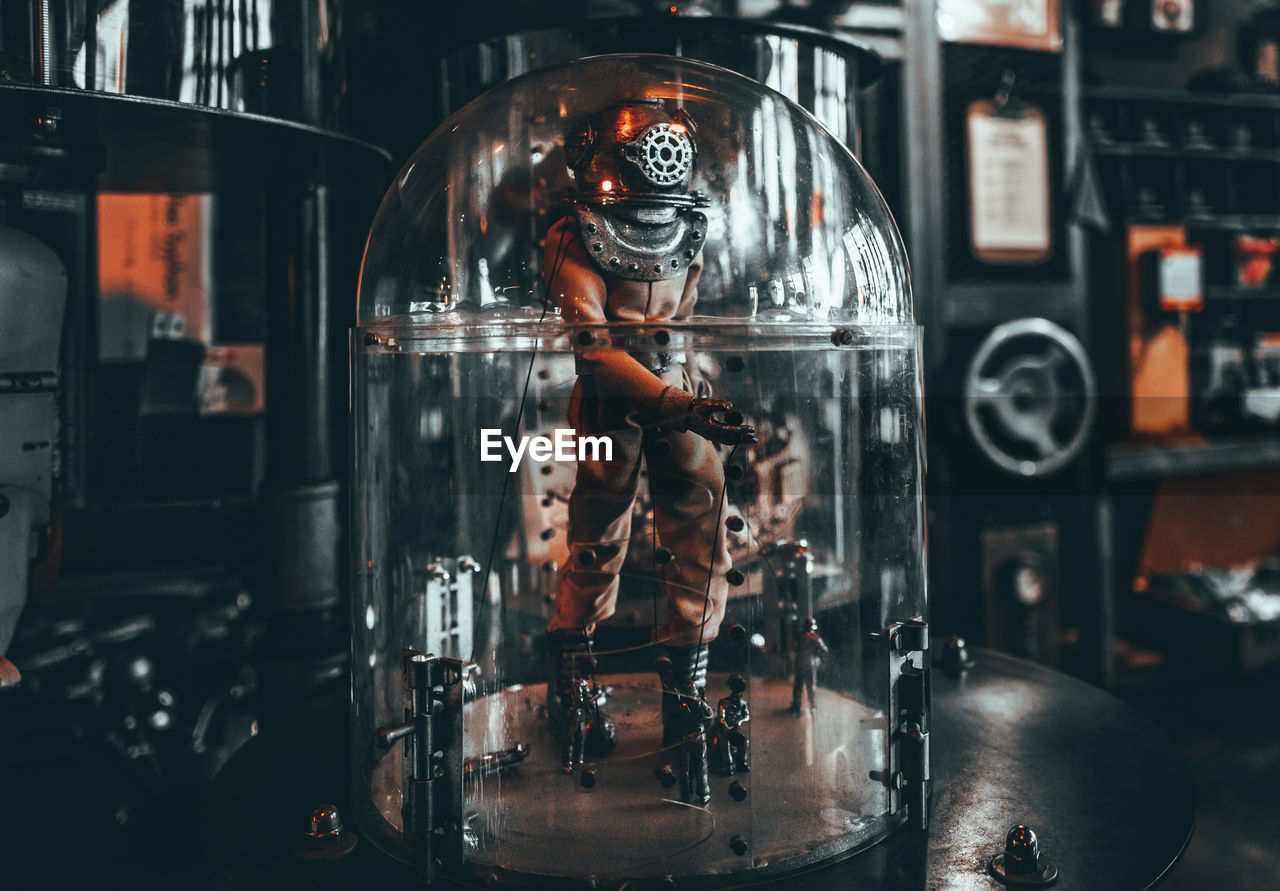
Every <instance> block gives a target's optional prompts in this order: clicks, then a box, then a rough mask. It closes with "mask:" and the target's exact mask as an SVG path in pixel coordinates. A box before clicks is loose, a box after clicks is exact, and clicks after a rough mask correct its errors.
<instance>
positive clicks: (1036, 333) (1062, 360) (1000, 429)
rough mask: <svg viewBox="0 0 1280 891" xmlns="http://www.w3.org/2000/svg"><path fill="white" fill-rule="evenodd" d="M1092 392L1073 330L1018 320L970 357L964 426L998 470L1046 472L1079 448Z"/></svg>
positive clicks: (1089, 417)
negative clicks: (971, 358)
mask: <svg viewBox="0 0 1280 891" xmlns="http://www.w3.org/2000/svg"><path fill="white" fill-rule="evenodd" d="M1096 397H1097V384H1096V382H1095V380H1094V376H1093V368H1092V366H1091V365H1090V363H1089V357H1088V355H1087V354H1086V353H1085V351H1084V347H1083V346H1081V344H1080V341H1079V340H1077V339H1076V337H1075V335H1073V334H1072V333H1071V332H1070V331H1067V330H1066V329H1065V328H1063V327H1061V326H1060V325H1056V324H1054V323H1053V322H1050V321H1048V320H1046V319H1018V320H1017V321H1014V322H1006V323H1005V324H1003V325H1000V326H998V327H997V328H995V329H994V330H993V331H992V332H991V333H990V334H989V335H988V336H987V339H986V340H985V341H983V343H982V346H981V347H979V348H978V351H977V353H975V354H974V357H973V360H972V361H971V362H970V363H969V369H968V372H967V373H966V375H965V382H964V419H965V425H966V427H967V428H968V430H969V433H970V435H971V436H973V439H974V441H975V442H976V443H977V445H978V448H979V450H980V451H981V452H982V454H983V455H985V456H986V457H987V458H988V459H989V460H990V461H991V462H992V463H993V464H995V465H996V466H997V467H999V468H1000V469H1002V470H1004V471H1006V472H1008V473H1012V474H1016V475H1018V476H1024V477H1041V476H1048V475H1049V474H1052V473H1056V472H1057V471H1059V470H1061V469H1062V468H1063V467H1064V466H1066V465H1067V464H1068V463H1069V462H1070V461H1071V460H1072V459H1074V458H1075V457H1076V456H1077V455H1079V454H1080V452H1081V451H1082V450H1083V449H1084V446H1085V443H1086V441H1087V440H1088V436H1089V432H1090V431H1091V430H1092V428H1093V420H1094V413H1095V409H1096V405H1095V400H1096Z"/></svg>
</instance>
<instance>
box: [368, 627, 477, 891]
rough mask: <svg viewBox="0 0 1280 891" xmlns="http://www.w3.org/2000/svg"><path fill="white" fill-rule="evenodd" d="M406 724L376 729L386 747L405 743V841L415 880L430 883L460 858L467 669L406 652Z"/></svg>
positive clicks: (455, 661) (458, 663)
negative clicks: (443, 869)
mask: <svg viewBox="0 0 1280 891" xmlns="http://www.w3.org/2000/svg"><path fill="white" fill-rule="evenodd" d="M403 667H404V721H403V722H402V723H400V724H393V725H392V726H390V727H383V728H382V729H380V730H379V731H378V732H377V734H376V737H375V741H376V743H377V744H378V745H379V746H380V747H382V748H384V749H386V748H390V747H391V746H393V745H394V744H395V743H396V742H398V741H400V740H404V775H405V784H404V803H403V806H402V816H403V820H404V837H405V841H406V842H407V843H408V845H409V850H410V854H411V858H412V863H413V873H414V880H415V881H416V882H417V883H418V884H420V885H430V884H431V883H432V882H434V881H435V878H436V873H437V871H438V870H439V869H440V867H442V866H444V865H446V864H455V863H459V862H461V860H462V855H463V844H464V842H463V838H464V831H463V830H464V823H463V819H462V778H463V774H464V761H463V757H462V700H463V695H462V694H463V683H462V681H463V677H464V669H465V666H464V664H463V662H462V661H461V660H460V659H446V658H443V657H439V656H432V655H428V654H426V653H421V652H419V651H417V650H412V649H406V650H405V654H404V662H403Z"/></svg>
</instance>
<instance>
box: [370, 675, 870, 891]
mask: <svg viewBox="0 0 1280 891" xmlns="http://www.w3.org/2000/svg"><path fill="white" fill-rule="evenodd" d="M600 682H601V683H602V684H604V685H607V686H609V687H611V688H612V693H611V694H610V698H609V704H608V706H607V708H608V710H609V712H610V714H611V715H613V718H614V720H615V722H616V723H617V729H618V748H617V749H616V750H615V751H614V752H613V753H612V754H610V755H609V756H607V757H605V758H601V759H599V760H597V761H595V762H591V763H588V764H587V765H586V766H585V768H584V769H586V770H591V771H594V779H595V783H594V785H593V786H591V788H590V789H587V788H584V786H583V784H582V783H581V782H580V779H581V774H579V775H578V776H568V775H566V774H564V773H563V771H562V770H561V758H560V747H559V744H558V743H557V741H556V740H555V739H554V738H553V737H552V736H551V734H550V733H549V732H548V731H547V726H546V720H545V718H544V717H543V715H542V711H543V709H542V707H541V706H542V703H543V702H544V701H545V697H546V688H545V685H542V684H538V685H533V686H528V687H523V688H518V689H515V690H507V691H503V692H500V693H496V694H493V695H491V696H484V697H481V698H480V699H478V700H476V701H475V702H472V703H470V704H468V706H467V709H468V713H467V716H466V721H467V732H466V736H467V738H468V740H481V741H484V740H486V739H487V743H486V744H487V745H489V747H491V748H507V747H510V746H513V745H515V743H517V742H520V743H524V744H525V745H526V746H528V748H529V754H528V757H527V758H526V759H525V760H524V761H523V762H522V763H521V764H520V765H519V766H518V767H517V768H515V769H513V770H511V771H509V772H507V773H504V774H502V775H501V776H498V777H490V778H488V779H485V780H482V781H480V782H477V783H475V784H474V785H473V786H472V787H471V788H469V789H468V790H467V804H468V809H469V810H472V811H474V812H476V813H477V815H478V819H477V820H476V821H475V822H474V823H473V824H472V829H473V831H475V833H476V834H477V836H478V841H479V849H478V850H477V851H475V852H473V853H472V854H471V855H470V858H469V860H470V865H472V866H473V867H475V868H477V869H478V870H479V871H480V873H481V874H482V875H483V874H484V873H485V869H486V868H487V867H492V868H496V869H498V870H500V871H501V872H502V873H506V874H515V875H518V876H520V877H540V876H542V877H549V876H561V877H572V878H582V879H586V878H596V879H599V880H601V881H606V880H610V881H614V880H621V879H644V878H656V879H661V878H662V877H664V876H668V875H670V876H675V877H677V878H680V879H682V880H691V879H693V878H694V877H698V876H704V877H713V876H727V875H731V874H739V875H741V877H742V878H746V874H747V873H748V872H749V871H767V872H770V873H772V872H779V871H783V870H789V869H794V868H797V867H803V866H810V865H812V864H813V863H815V862H817V861H820V860H823V859H827V858H829V857H832V856H838V855H840V854H842V853H845V852H847V851H848V850H850V849H851V848H856V847H863V846H866V845H868V844H872V843H874V842H875V841H877V840H878V839H879V838H880V837H881V836H883V835H884V834H886V833H887V832H888V829H889V828H890V825H886V821H885V820H884V819H883V816H884V815H883V812H884V809H885V806H886V794H885V789H884V787H883V786H882V785H881V784H879V783H877V782H875V781H874V780H872V779H870V777H869V774H870V772H871V771H872V770H874V769H876V768H878V767H880V766H881V765H882V763H883V758H884V754H883V749H884V719H883V716H877V715H876V714H874V713H873V712H872V711H871V710H869V709H868V708H867V707H866V706H864V705H862V704H861V703H859V702H856V701H854V700H853V699H851V698H849V697H847V696H844V695H841V694H839V693H836V692H834V691H832V690H826V689H821V688H820V689H818V690H817V691H816V692H817V706H816V708H814V709H812V710H810V709H808V708H807V707H806V708H805V709H804V710H803V712H802V713H801V714H800V715H799V716H795V715H792V714H791V712H790V711H789V706H790V703H791V684H790V682H789V681H785V680H781V679H772V678H758V677H757V678H752V679H751V681H750V685H751V686H750V689H749V690H748V692H747V696H748V702H749V704H750V706H751V721H750V722H749V724H748V727H749V733H750V740H751V761H752V771H751V772H749V773H739V774H737V775H736V776H735V777H729V776H725V775H721V774H718V773H716V772H715V770H714V769H713V770H712V773H711V803H710V804H709V805H708V806H707V807H706V808H703V807H695V806H692V805H689V804H685V803H684V802H682V801H680V800H679V790H678V787H675V788H670V789H668V788H664V787H663V786H662V784H661V783H660V782H659V780H658V778H657V776H656V775H655V771H656V770H658V769H659V768H661V767H662V766H663V765H664V764H671V765H672V766H673V768H676V763H677V758H676V756H677V754H678V753H677V752H676V751H675V750H674V748H673V749H668V750H665V751H664V750H663V749H662V719H661V688H660V687H659V684H658V680H657V677H656V676H651V675H646V674H620V675H606V676H602V677H601V678H600ZM727 694H728V676H727V675H724V674H712V675H710V676H709V678H708V687H707V698H708V700H710V701H711V702H712V704H713V705H714V703H715V702H716V701H717V700H718V699H719V697H720V696H722V695H727ZM850 728H856V729H855V730H854V731H853V732H852V733H851V732H850ZM486 731H488V732H486ZM495 733H496V734H505V736H498V737H497V738H496V739H495V736H494V734H495ZM495 743H496V745H495ZM467 754H468V755H469V756H470V755H474V754H480V752H479V751H476V752H468V753H467ZM676 769H678V768H676ZM735 779H737V780H738V781H739V782H740V783H742V784H743V785H745V786H746V787H747V789H748V794H747V797H746V799H745V800H744V801H741V802H739V801H735V800H734V799H733V798H732V796H731V795H730V792H729V786H730V784H731V783H732V782H733V781H734V780H735ZM387 817H388V818H391V819H398V815H396V814H391V813H389V814H387ZM735 836H740V837H741V838H742V839H744V840H746V841H747V842H748V844H749V846H750V847H749V849H748V850H747V851H746V852H745V853H744V854H741V855H739V854H737V853H735V852H734V850H733V847H732V846H731V843H730V842H731V839H733V838H734V837H735ZM570 840H572V841H571V842H570ZM566 843H571V844H572V846H573V851H572V854H571V855H570V856H566V854H567V852H566V850H565V845H566ZM511 877H515V876H511ZM682 884H683V881H682Z"/></svg>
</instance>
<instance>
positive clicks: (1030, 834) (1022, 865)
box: [1004, 823, 1040, 874]
mask: <svg viewBox="0 0 1280 891" xmlns="http://www.w3.org/2000/svg"><path fill="white" fill-rule="evenodd" d="M1004 863H1005V869H1006V870H1008V871H1009V872H1011V873H1015V874H1027V873H1033V872H1036V871H1038V870H1039V869H1040V839H1038V838H1037V837H1036V834H1035V831H1034V830H1033V829H1032V828H1031V827H1030V826H1027V825H1026V824H1024V823H1019V824H1018V825H1017V826H1014V827H1013V828H1012V829H1010V830H1009V834H1008V835H1006V836H1005V839H1004Z"/></svg>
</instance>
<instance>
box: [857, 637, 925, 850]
mask: <svg viewBox="0 0 1280 891" xmlns="http://www.w3.org/2000/svg"><path fill="white" fill-rule="evenodd" d="M876 636H877V637H878V638H879V639H880V641H881V643H882V644H883V645H884V648H885V656H886V659H887V662H888V702H887V708H886V712H885V714H886V716H887V722H886V724H887V726H886V732H887V734H888V739H887V747H886V751H887V764H886V765H885V769H884V770H882V771H881V770H877V771H872V772H871V776H872V778H873V779H875V780H878V781H879V782H881V783H883V784H884V786H885V788H886V789H887V790H888V794H889V812H890V813H895V814H896V813H898V812H899V811H901V810H902V809H903V808H904V807H905V808H906V810H907V819H908V820H909V821H910V822H911V824H912V825H913V826H915V827H916V828H918V829H925V828H927V827H928V825H929V798H930V794H931V792H932V782H933V781H932V775H931V772H930V759H929V729H930V717H929V704H930V698H931V696H930V687H929V658H928V655H929V623H928V622H925V621H924V620H923V619H919V618H916V619H910V620H908V621H906V622H895V623H894V624H892V625H890V626H889V627H888V628H887V629H886V630H885V632H884V634H881V635H876Z"/></svg>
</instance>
